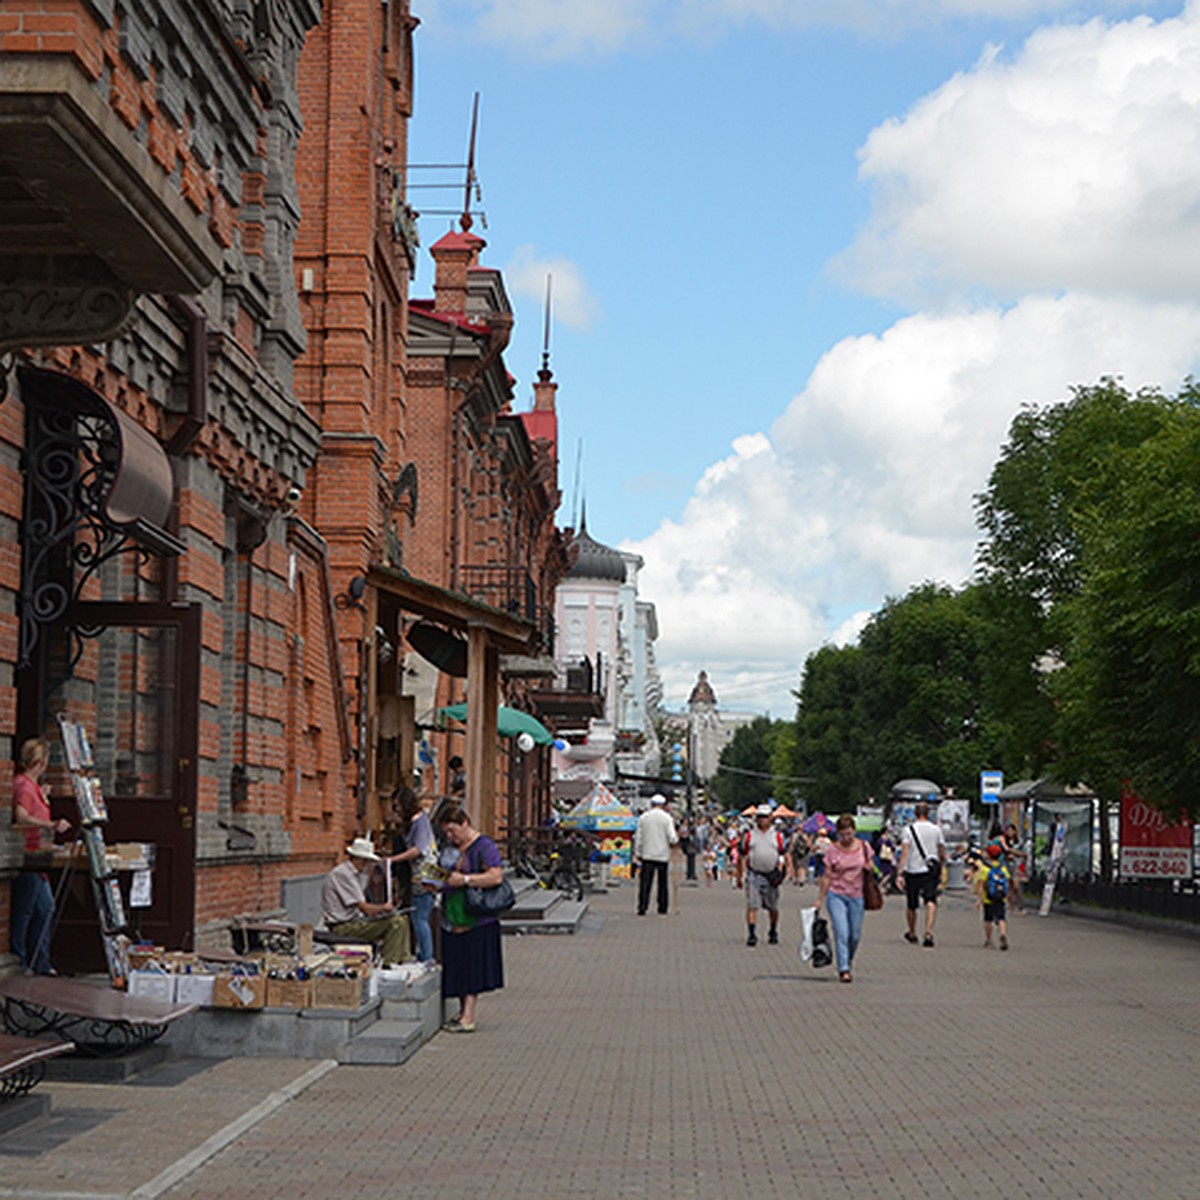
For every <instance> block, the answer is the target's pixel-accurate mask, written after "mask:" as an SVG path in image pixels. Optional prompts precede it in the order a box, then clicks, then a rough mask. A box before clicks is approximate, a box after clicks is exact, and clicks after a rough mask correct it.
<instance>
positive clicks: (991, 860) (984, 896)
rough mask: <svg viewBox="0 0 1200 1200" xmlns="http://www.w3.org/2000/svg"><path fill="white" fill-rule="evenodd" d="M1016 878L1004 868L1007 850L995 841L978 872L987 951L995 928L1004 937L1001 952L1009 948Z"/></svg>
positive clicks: (977, 892)
mask: <svg viewBox="0 0 1200 1200" xmlns="http://www.w3.org/2000/svg"><path fill="white" fill-rule="evenodd" d="M1011 884H1012V876H1011V875H1010V874H1009V870H1008V867H1006V866H1005V865H1004V851H1003V850H1002V849H1001V848H1000V847H999V846H998V845H996V843H995V842H993V843H992V844H991V845H990V846H988V848H987V860H986V862H985V863H984V865H983V868H982V870H980V871H977V872H976V873H975V894H976V896H977V897H978V902H977V903H978V904H982V905H983V948H984V949H985V950H990V949H991V948H992V926H993V925H995V926H996V930H997V932H998V933H999V934H1000V949H1001V950H1007V949H1008V922H1007V921H1006V920H1005V917H1006V916H1007V905H1006V901H1007V899H1008V892H1009V888H1010V886H1011Z"/></svg>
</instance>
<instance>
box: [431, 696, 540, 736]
mask: <svg viewBox="0 0 1200 1200" xmlns="http://www.w3.org/2000/svg"><path fill="white" fill-rule="evenodd" d="M438 712H439V713H441V714H442V715H443V716H446V717H452V718H453V719H454V720H456V721H465V720H466V719H467V706H466V705H465V704H450V705H447V707H445V708H439V709H438ZM496 732H497V733H499V734H500V736H501V737H516V736H517V735H518V734H520V733H527V734H529V736H530V737H531V738H533V740H534V742H535V744H537V745H539V746H552V745H553V744H554V734H552V733H551V732H550V730H548V729H547V728H546V727H545V725H543V724H542V723H541V721H539V720H538V719H537V717H531V716H530V715H529V713H527V712H522V711H521V710H520V709H519V708H506V707H505V706H504V705H503V704H502V705H500V707H499V708H498V709H497V710H496Z"/></svg>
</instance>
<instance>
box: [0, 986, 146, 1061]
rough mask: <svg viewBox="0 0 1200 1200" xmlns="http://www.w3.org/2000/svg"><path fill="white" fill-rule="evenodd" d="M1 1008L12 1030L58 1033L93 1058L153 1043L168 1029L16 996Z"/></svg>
mask: <svg viewBox="0 0 1200 1200" xmlns="http://www.w3.org/2000/svg"><path fill="white" fill-rule="evenodd" d="M0 1012H2V1015H3V1021H4V1027H5V1029H7V1030H8V1032H9V1033H14V1034H18V1035H20V1036H22V1037H55V1038H60V1039H61V1040H63V1041H67V1042H74V1043H75V1050H76V1052H77V1053H78V1054H80V1055H84V1056H86V1057H89V1058H105V1057H107V1056H109V1055H117V1054H124V1053H126V1052H128V1051H130V1050H136V1049H138V1048H139V1047H141V1046H149V1045H151V1044H152V1043H154V1042H156V1041H158V1039H159V1038H160V1037H162V1035H163V1034H164V1033H166V1031H167V1027H166V1025H163V1024H152V1023H147V1022H144V1021H136V1020H129V1021H123V1020H112V1019H105V1018H103V1017H89V1016H81V1015H79V1014H77V1013H65V1012H58V1011H57V1010H56V1009H54V1008H51V1007H48V1006H46V1005H42V1004H38V1003H36V1002H34V1001H32V1000H27V999H19V998H17V997H15V996H6V997H4V1002H3V1009H2V1010H0Z"/></svg>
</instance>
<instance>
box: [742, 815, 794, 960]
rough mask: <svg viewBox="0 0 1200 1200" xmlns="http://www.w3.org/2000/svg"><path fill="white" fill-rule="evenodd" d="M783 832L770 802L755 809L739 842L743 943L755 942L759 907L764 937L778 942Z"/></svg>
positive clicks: (783, 874) (784, 872)
mask: <svg viewBox="0 0 1200 1200" xmlns="http://www.w3.org/2000/svg"><path fill="white" fill-rule="evenodd" d="M785 845H786V843H785V841H784V837H783V834H782V833H780V832H779V830H778V829H776V828H775V822H774V820H773V819H772V817H771V806H770V805H769V804H760V805H759V806H758V807H757V808H756V809H755V810H754V827H753V828H751V829H748V830H746V832H745V833H744V834H743V835H742V838H741V843H740V845H739V848H738V850H739V852H738V861H737V885H738V887H739V888H740V887H745V889H746V945H747V946H757V945H758V910H759V909H760V908H765V909H766V910H767V920H768V922H769V925H768V929H767V941H768V942H770V943H771V945H773V946H774V945H776V944H777V943H778V942H779V885H780V883H782V882H783V880H785V879H786V878H787V867H788V860H787V855H786V854H785V853H784V850H785Z"/></svg>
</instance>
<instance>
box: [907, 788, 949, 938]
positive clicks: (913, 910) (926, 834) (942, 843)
mask: <svg viewBox="0 0 1200 1200" xmlns="http://www.w3.org/2000/svg"><path fill="white" fill-rule="evenodd" d="M914 812H915V814H916V817H915V819H914V820H913V822H912V824H910V825H909V826H908V827H907V828H906V829H905V830H904V836H903V837H902V838H901V840H900V868H899V875H900V878H901V879H902V880H904V895H905V899H906V901H907V909H906V911H905V920H906V921H907V924H908V928H907V929H906V930H905V933H904V940H905V941H906V942H912V943H914V944H915V943H916V941H917V909H918V908H920V907H921V906H922V905H924V907H925V936H924V938H923V939H922V941H921V944H922V945H923V946H928V947H931V948H932V946H933V927H934V925H935V924H936V923H937V903H938V892H939V891H940V890H941V886H942V866H943V864H944V863H945V861H946V837H945V835H944V834H943V833H942V830H941V828H940V826H937V825H935V824H934V823H933V822H932V821H931V820H930V819H929V805H928V803H927V802H926V801H924V800H918V801H917V804H916V807H915V809H914Z"/></svg>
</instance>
